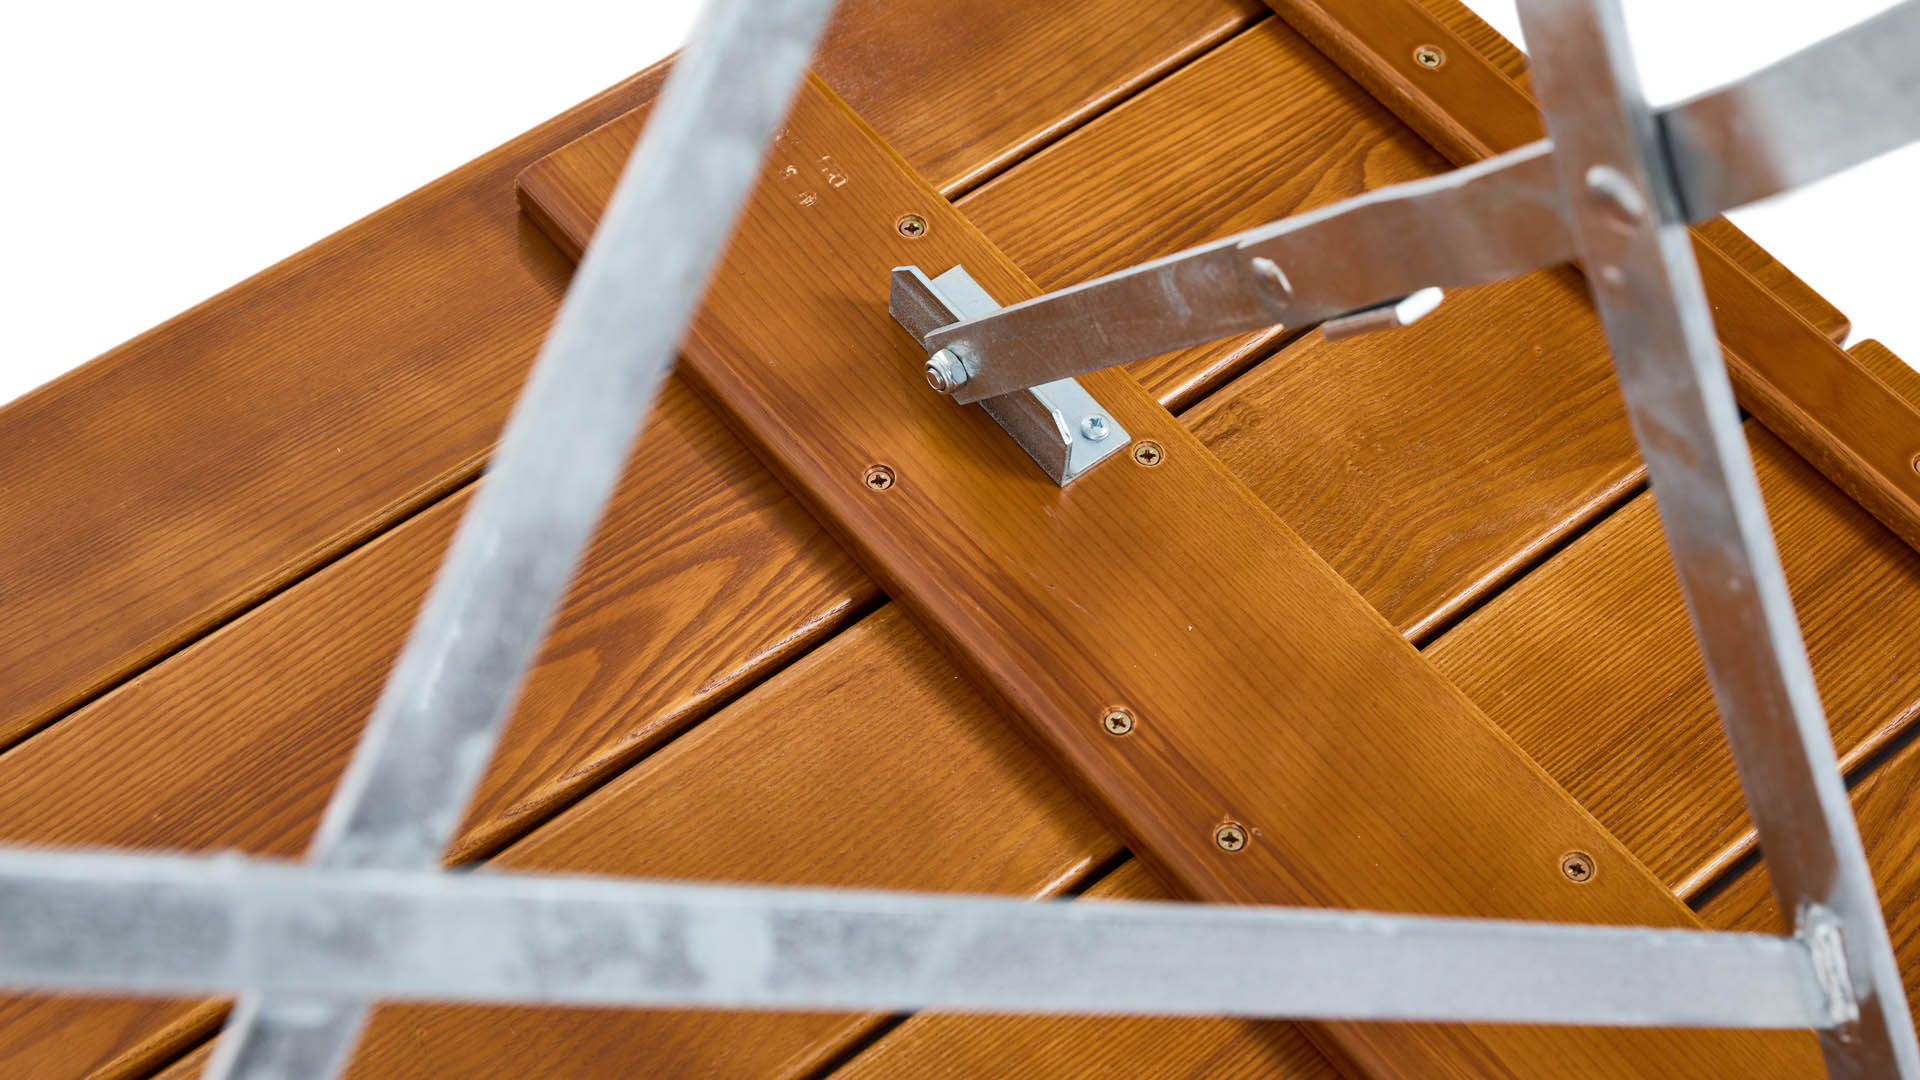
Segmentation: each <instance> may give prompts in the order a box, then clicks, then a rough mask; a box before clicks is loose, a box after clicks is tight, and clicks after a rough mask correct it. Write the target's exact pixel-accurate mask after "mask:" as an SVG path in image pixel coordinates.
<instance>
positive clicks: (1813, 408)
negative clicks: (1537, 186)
mask: <svg viewBox="0 0 1920 1080" xmlns="http://www.w3.org/2000/svg"><path fill="white" fill-rule="evenodd" d="M1270 4H1271V6H1273V7H1274V8H1275V10H1277V11H1279V12H1280V13H1281V14H1282V16H1283V17H1284V18H1286V19H1287V20H1288V22H1289V23H1290V24H1291V25H1292V26H1294V27H1295V28H1296V29H1297V30H1299V31H1300V32H1301V33H1302V34H1303V35H1305V36H1306V37H1308V38H1309V39H1311V40H1313V41H1315V42H1316V43H1317V44H1320V45H1321V46H1322V47H1323V48H1325V49H1327V50H1328V54H1329V55H1330V56H1332V57H1334V58H1335V59H1336V60H1338V61H1339V62H1340V64H1341V65H1342V67H1343V68H1344V69H1346V70H1347V71H1349V72H1350V73H1352V74H1354V75H1355V77H1356V78H1358V79H1359V80H1360V81H1361V82H1362V83H1364V84H1365V85H1366V86H1367V88H1368V89H1369V90H1371V91H1373V92H1374V93H1375V94H1376V96H1378V97H1379V98H1380V100H1381V101H1382V102H1384V103H1386V104H1387V105H1388V106H1389V107H1390V108H1392V109H1393V110H1394V111H1395V112H1396V113H1397V114H1399V115H1400V116H1401V117H1402V118H1403V119H1405V120H1406V121H1407V122H1408V123H1409V124H1410V125H1412V126H1413V127H1414V128H1415V129H1416V130H1418V131H1420V132H1421V133H1422V134H1423V135H1424V136H1426V137H1427V138H1428V139H1429V141H1431V142H1433V143H1434V145H1435V146H1437V147H1439V148H1440V149H1441V150H1442V151H1444V152H1445V153H1447V154H1448V156H1449V157H1451V158H1453V160H1455V161H1456V162H1461V163H1465V162H1467V161H1474V160H1479V159H1481V158H1484V157H1487V156H1489V155H1491V154H1493V153H1498V152H1500V151H1504V150H1510V149H1513V148H1515V147H1518V146H1520V145H1522V144H1524V143H1526V142H1529V141H1532V140H1533V139H1535V138H1538V137H1539V133H1540V121H1539V116H1538V113H1537V112H1536V111H1535V109H1534V106H1533V102H1532V99H1531V98H1530V97H1529V96H1528V94H1527V93H1526V91H1524V90H1522V89H1521V88H1520V87H1519V86H1517V85H1516V84H1515V83H1514V82H1513V81H1512V80H1511V79H1509V78H1507V76H1506V75H1505V74H1504V73H1502V72H1501V71H1500V70H1499V69H1497V68H1496V67H1495V66H1494V65H1493V64H1492V63H1490V62H1488V61H1486V60H1485V59H1484V58H1482V57H1481V56H1480V55H1479V54H1478V53H1476V52H1474V51H1473V50H1472V49H1471V48H1469V47H1467V46H1466V45H1465V43H1464V42H1462V41H1460V40H1459V39H1458V38H1456V37H1454V36H1453V35H1452V33H1451V31H1449V30H1448V29H1447V28H1446V27H1445V26H1444V25H1442V24H1441V23H1440V21H1439V20H1437V19H1435V18H1434V17H1433V16H1432V15H1431V14H1429V13H1428V12H1427V11H1426V10H1425V9H1423V8H1421V7H1420V6H1418V5H1417V4H1414V3H1412V2H1410V0H1380V2H1376V3H1368V4H1342V5H1332V6H1329V5H1326V4H1323V3H1321V2H1320V0H1270ZM1436 43H1439V44H1441V45H1442V48H1443V51H1445V52H1446V53H1447V54H1448V56H1449V59H1448V61H1447V62H1446V63H1444V64H1442V65H1441V66H1440V67H1438V68H1435V69H1426V68H1423V67H1421V66H1420V65H1419V64H1418V63H1416V62H1415V61H1414V59H1413V56H1414V53H1415V52H1416V51H1417V50H1418V49H1419V48H1420V47H1421V46H1422V45H1424V44H1436ZM1694 251H1695V255H1696V256H1697V258H1698V259H1699V263H1700V274H1701V278H1702V281H1703V282H1704V283H1705V285H1706V290H1707V295H1708V298H1709V299H1710V300H1711V302H1712V304H1713V307H1714V320H1715V324H1716V326H1717V328H1718V330H1719V334H1720V340H1721V343H1722V344H1723V345H1724V346H1725V347H1726V350H1727V368H1728V373H1729V375H1731V377H1732V379H1733V383H1734V389H1735V393H1736V395H1737V396H1738V397H1739V400H1740V403H1741V405H1742V406H1743V407H1745V408H1746V409H1748V410H1749V411H1751V412H1752V413H1754V414H1755V415H1756V416H1759V417H1760V418H1761V420H1763V421H1764V422H1765V423H1766V424H1767V426H1768V428H1769V429H1771V430H1772V431H1773V432H1774V434H1776V435H1778V436H1780V437H1781V438H1782V439H1783V440H1785V441H1786V442H1787V443H1788V445H1790V446H1792V447H1793V448H1794V450H1795V451H1796V452H1798V453H1799V454H1800V455H1801V456H1803V457H1805V458H1806V459H1807V460H1808V461H1810V462H1811V463H1813V464H1814V465H1815V467H1817V468H1819V469H1820V470H1821V471H1822V472H1823V473H1825V474H1826V475H1827V477H1828V478H1829V479H1831V480H1833V482H1834V483H1835V484H1836V485H1838V486H1839V487H1841V488H1842V489H1843V490H1845V491H1846V492H1847V493H1848V494H1849V495H1850V496H1852V497H1853V498H1854V500H1855V501H1857V502H1859V503H1860V504H1861V505H1863V506H1865V507H1866V508H1867V509H1868V510H1869V511H1870V512H1871V513H1873V514H1874V516H1875V517H1878V518H1879V519H1880V520H1881V522H1882V523H1884V524H1885V525H1886V526H1887V527H1888V528H1890V529H1892V530H1893V531H1894V532H1895V533H1897V534H1898V535H1900V536H1902V537H1903V538H1905V539H1906V540H1907V541H1908V543H1910V544H1915V545H1920V474H1916V471H1915V470H1914V469H1913V468H1912V467H1911V463H1912V461H1913V459H1914V456H1915V454H1916V452H1920V408H1916V407H1915V406H1914V405H1913V404H1912V403H1910V402H1908V401H1906V400H1905V399H1904V398H1902V397H1900V396H1899V395H1898V394H1895V393H1893V392H1891V391H1890V390H1889V389H1888V388H1887V387H1886V385H1885V384H1884V383H1882V382H1880V381H1879V380H1878V379H1875V378H1873V377H1872V376H1871V375H1869V374H1868V373H1867V372H1866V371H1865V370H1864V369H1862V368H1861V367H1860V365H1858V364H1856V363H1854V362H1853V360H1852V359H1851V358H1850V357H1848V356H1847V354H1846V353H1844V352H1842V351H1841V350H1840V348H1839V346H1837V345H1835V344H1834V343H1833V341H1832V340H1830V339H1829V338H1828V337H1826V336H1823V335H1822V334H1821V333H1820V331H1819V330H1818V329H1816V328H1815V327H1814V326H1813V325H1812V324H1810V323H1808V322H1807V321H1806V320H1805V319H1804V318H1802V317H1801V316H1800V315H1799V314H1797V313H1795V312H1793V311H1792V310H1790V309H1789V308H1788V307H1787V306H1786V305H1784V304H1783V303H1781V302H1780V301H1779V300H1778V299H1777V298H1776V297H1775V296H1774V295H1773V294H1772V293H1770V292H1769V291H1768V290H1767V288H1766V287H1765V286H1764V285H1763V284H1761V282H1760V281H1759V280H1758V279H1756V278H1755V277H1754V276H1753V275H1751V274H1750V273H1748V272H1747V271H1745V270H1743V269H1742V268H1741V267H1740V266H1739V265H1737V264H1736V263H1735V262H1734V261H1733V260H1731V259H1729V258H1728V257H1727V256H1725V255H1723V254H1722V253H1721V252H1720V251H1719V249H1718V248H1716V247H1714V246H1712V245H1711V244H1709V243H1707V242H1705V241H1704V240H1702V239H1701V237H1699V236H1698V235H1696V237H1695V243H1694Z"/></svg>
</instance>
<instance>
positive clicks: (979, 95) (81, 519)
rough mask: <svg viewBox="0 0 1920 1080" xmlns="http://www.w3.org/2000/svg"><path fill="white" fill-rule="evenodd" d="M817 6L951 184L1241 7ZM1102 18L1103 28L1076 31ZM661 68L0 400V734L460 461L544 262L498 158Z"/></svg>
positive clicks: (485, 434) (268, 582) (480, 442)
mask: <svg viewBox="0 0 1920 1080" xmlns="http://www.w3.org/2000/svg"><path fill="white" fill-rule="evenodd" d="M845 8H846V9H845V10H844V11H842V12H841V13H840V15H839V18H838V20H837V22H836V24H835V26H834V29H833V31H832V33H831V35H830V36H829V38H828V42H827V45H826V47H825V49H824V50H823V52H822V53H821V54H820V56H819V57H818V58H817V62H818V64H819V65H820V66H821V67H822V68H823V69H826V70H830V71H836V72H840V73H842V74H850V73H856V72H857V73H858V76H859V78H858V79H857V80H855V81H856V82H857V83H858V84H859V85H858V87H857V92H858V96H859V98H860V100H861V104H862V107H863V108H866V109H868V110H870V111H871V112H872V113H873V114H874V115H875V116H877V117H880V118H881V119H882V120H883V121H892V122H893V123H895V124H898V125H899V128H898V130H893V131H890V132H889V134H890V135H892V136H894V137H895V138H897V140H898V143H897V145H899V146H900V147H902V148H903V149H904V150H905V151H906V152H907V153H908V154H909V156H910V158H911V159H912V160H914V161H915V162H916V163H917V164H920V165H921V166H923V167H925V168H928V169H930V170H932V171H933V172H935V173H937V174H940V175H945V176H947V177H949V178H950V179H951V180H952V181H953V182H955V183H960V182H962V181H968V180H969V178H977V177H978V176H980V175H984V174H985V173H988V172H991V171H993V170H994V169H997V168H1000V167H1003V166H1004V164H1005V163H1006V162H1008V161H1009V160H1011V159H1012V158H1013V157H1015V156H1017V155H1018V154H1021V153H1024V152H1026V150H1028V149H1029V148H1031V147H1032V146H1034V145H1036V144H1037V143H1038V142H1040V141H1043V140H1044V139H1046V138H1049V137H1051V136H1053V135H1054V134H1057V133H1058V132H1060V131H1062V130H1064V129H1066V128H1068V127H1070V126H1072V125H1073V124H1075V123H1078V122H1079V121H1080V120H1081V119H1083V118H1085V117H1086V116H1088V115H1090V114H1092V113H1093V112H1096V111H1098V110H1099V109H1101V108H1103V107H1105V106H1106V105H1108V104H1110V103H1111V102H1112V101H1114V100H1116V99H1117V98H1119V97H1121V96H1124V95H1125V94H1127V93H1129V92H1131V91H1133V90H1135V89H1137V88H1138V87H1140V86H1141V85H1143V84H1144V83H1145V82H1147V81H1150V80H1151V79H1152V78H1154V77H1155V76H1156V75H1158V74H1159V73H1161V72H1164V71H1166V70H1168V69H1169V68H1171V67H1173V66H1175V65H1177V64H1178V63H1180V62H1181V61H1182V60H1184V59H1185V58H1187V57H1190V56H1192V55H1194V54H1195V53H1196V52H1198V51H1201V50H1203V49H1204V48H1205V47H1206V46H1207V45H1208V44H1209V43H1211V42H1213V41H1216V40H1219V39H1220V38H1221V37H1222V36H1223V35H1225V34H1228V33H1231V32H1232V31H1233V30H1234V29H1235V28H1237V27H1239V26H1242V25H1245V24H1246V22H1247V21H1248V20H1249V18H1250V13H1251V7H1250V3H1249V0H1190V2H1183V3H1180V4H1175V5H1168V4H1164V3H1160V2H1159V0H1066V2H1062V3H1056V4H1047V5H1031V4H1027V3H1024V2H1021V0H983V2H976V3H970V4H966V5H963V6H958V7H956V6H955V5H952V4H949V3H945V2H938V0H911V2H885V3H883V2H880V0H849V3H848V4H847V5H845ZM956 18H962V19H963V20H964V27H965V30H964V32H957V33H956V32H951V31H953V30H954V27H953V25H952V20H953V19H956ZM1111 23H1123V24H1126V25H1127V26H1128V27H1129V33H1127V34H1124V35H1110V37H1111V39H1112V40H1108V41H1104V42H1103V41H1099V40H1096V39H1097V38H1098V37H1099V35H1087V34H1086V33H1084V27H1085V26H1087V25H1090V24H1092V25H1102V24H1111ZM1016 43H1017V45H1016ZM661 74H662V69H660V68H658V67H656V68H654V69H650V70H649V71H648V72H646V73H643V74H642V75H640V76H636V77H635V78H633V79H631V80H628V81H627V82H625V83H622V84H621V85H620V86H618V87H615V88H614V89H613V90H610V91H608V92H607V93H605V94H602V95H599V96H598V97H595V98H594V99H592V100H591V101H589V102H587V103H585V104H583V105H581V106H579V107H577V108H575V109H571V110H569V111H568V112H567V113H565V114H563V115H562V116H560V117H558V118H556V119H555V120H553V121H550V122H548V123H546V124H543V125H541V126H540V127H538V128H535V129H534V130H533V131H531V132H529V133H527V134H526V135H524V136H521V137H520V138H517V139H515V140H513V141H512V142H509V143H507V144H506V145H504V146H502V147H500V148H499V149H497V150H494V151H492V152H490V153H488V154H486V155H484V156H482V157H480V158H478V159H476V160H475V161H473V162H472V163H470V164H468V165H466V166H463V167H461V168H460V169H457V170H455V171H454V172H452V173H450V174H448V175H447V176H445V177H443V178H441V179H440V180H437V181H435V182H434V183H432V184H429V185H428V186H426V187H425V188H422V189H421V190H420V191H418V192H415V193H414V194H412V195H409V196H407V197H405V198H403V199H401V200H399V201H398V202H396V203H394V204H393V205H391V206H389V207H387V208H386V209H384V210H381V211H379V212H377V213H375V214H373V215H372V216H370V217H368V218H366V219H365V220H363V221H361V222H359V223H357V224H355V225H353V226H351V227H349V228H348V229H345V230H343V231H341V232H340V233H337V234H335V235H334V236H332V237H329V238H328V239H326V240H324V241H322V242H321V243H319V244H316V245H315V246H313V247H312V248H309V249H308V250H306V251H304V252H301V253H300V254H298V255H296V256H294V257H293V258H291V259H288V260H287V261H285V262H283V263H281V264H279V265H277V266H275V267H273V268H271V269H269V270H266V271H264V272H262V273H261V274H259V275H257V276H256V277H254V278H253V279H251V280H249V281H247V282H244V283H242V284H240V285H238V286H236V287H235V288H233V289H231V290H229V291H228V292H226V293H224V294H222V295H221V296H219V297H216V298H214V299H212V300H210V301H208V302H207V303H205V304H202V305H201V306H199V307H197V308H195V309H194V310H192V311H190V312H187V313H186V314H184V315H182V316H180V317H178V318H176V319H174V320H172V321H170V322H168V323H167V324H165V325H164V326H162V327H159V328H157V329H155V330H153V331H151V332H149V333H147V334H145V335H142V336H141V337H140V338H137V339H135V340H134V341H132V342H129V343H128V344H126V345H124V346H121V347H120V348H118V349H115V350H114V351H112V352H110V353H108V354H106V355H105V356H103V357H101V358H100V359H98V360H95V361H94V362H92V363H91V364H88V365H86V366H85V367H83V368H81V369H79V370H77V371H75V372H73V373H71V374H69V375H67V376H65V377H64V378H62V379H60V380H58V381H56V382H54V383H52V384H50V385H48V386H47V387H44V388H42V389H41V390H39V391H36V392H35V393H33V394H30V395H28V396H27V397H26V398H23V399H21V400H20V401H17V402H14V403H12V404H10V405H8V406H6V407H5V408H4V409H0V455H4V456H6V457H7V458H8V459H9V460H18V461H20V462H22V463H30V467H29V466H28V465H24V464H23V465H22V467H20V468H17V469H14V470H11V471H10V472H9V475H8V477H7V486H6V496H7V497H6V498H5V499H4V500H0V581H4V582H5V583H6V586H5V590H4V593H0V600H4V601H5V602H4V603H0V658H4V659H0V746H4V745H6V744H8V743H11V742H13V741H15V740H17V739H18V738H20V737H21V736H22V735H24V734H26V733H27V732H30V731H32V730H35V729H37V728H38V727H40V726H42V725H44V724H46V723H47V722H49V721H50V720H51V719H53V718H54V717H56V716H58V715H60V714H61V713H63V712H65V711H67V710H69V709H71V708H72V707H74V706H75V705H76V704H78V703H80V702H83V701H85V700H86V699H88V698H90V697H92V696H94V695H96V694H98V693H99V692H100V691H101V690H103V689H105V688H106V687H109V686H111V685H113V684H115V683H116V682H118V681H120V680H121V679H123V678H125V677H126V676H127V675H128V674H129V673H130V672H132V671H135V670H138V669H140V668H141V667H144V666H145V665H147V664H150V663H152V662H153V661H154V660H156V659H158V658H159V657H161V656H164V655H165V654H167V653H168V652H170V651H172V650H174V649H177V648H179V647H180V646H181V645H183V644H184V643H186V642H188V641H190V640H192V639H194V638H195V637H198V636H199V635H201V634H203V633H204V632H206V630H208V629H209V628H210V627H213V626H215V625H218V624H219V623H221V622H223V621H225V620H227V619H229V618H231V617H232V616H233V615H235V614H237V613H238V612H240V611H243V610H245V609H246V608H247V607H248V606H250V605H252V604H254V603H256V602H258V601H259V600H261V599H263V598H264V597H266V596H268V595H270V594H271V593H273V592H275V591H277V590H279V589H281V588H283V587H285V586H286V585H288V584H289V583H291V582H293V581H295V580H297V579H298V578H300V577H302V576H303V575H305V574H307V573H310V572H312V571H313V570H314V569H316V568H317V567H319V566H321V565H324V564H325V563H326V562H327V561H329V560H330V559H333V558H336V557H338V556H339V555H340V554H341V553H342V552H344V551H347V550H349V549H351V548H352V547H354V546H355V545H357V544H359V543H361V542H363V541H364V540H365V539H367V538H368V537H370V536H372V535H374V534H376V533H377V532H379V531H380V530H382V529H384V528H386V527H388V526H389V525H391V524H392V523H393V522H395V521H397V520H401V519H403V518H404V517H406V516H407V515H408V514H410V513H412V512H414V511H416V510H418V509H419V508H420V507H422V506H424V505H426V504H428V503H430V502H431V501H433V500H434V499H436V498H438V497H440V496H443V495H445V494H446V493H447V492H449V491H451V490H452V489H453V488H455V487H457V486H458V485H460V484H461V483H463V482H465V481H467V480H470V479H471V478H472V477H473V476H474V475H475V474H476V473H477V472H478V470H479V467H480V464H481V463H482V461H483V460H484V458H485V456H486V454H487V452H488V450H489V449H490V447H491V444H492V441H493V438H494V436H495V434H496V432H497V431H498V429H499V425H500V424H501V422H502V421H503V420H504V418H505V415H506V410H507V407H508V405H509V403H510V402H511V401H512V399H513V397H514V394H515V392H516V391H517V389H518V385H519V381H520V378H521V377H522V375H523V374H524V371H525V368H526V365H527V363H528V362H529V361H530V360H531V359H532V357H533V354H534V352H535V350H536V349H537V347H538V345H539V343H540V340H541V338H542V337H543V335H544V334H545V332H546V327H547V324H548V322H549V321H550V320H551V318H552V315H553V311H554V307H555V305H556V304H557V302H558V300H559V297H560V293H561V291H562V290H563V288H564V287H565V283H566V278H567V272H568V266H569V264H568V262H567V260H565V259H563V258H562V257H560V255H559V254H558V253H556V252H554V251H553V250H552V249H551V248H550V247H549V245H548V244H547V243H546V242H545V241H544V240H543V239H541V237H540V235H539V233H538V230H536V229H534V228H532V227H531V226H530V225H529V224H528V223H527V222H526V221H525V220H524V219H522V218H521V217H520V215H519V214H518V213H517V211H516V208H515V205H514V200H513V197H512V184H513V179H514V176H515V175H516V174H517V173H519V172H520V171H521V170H522V169H523V168H524V167H525V166H526V165H527V164H529V163H530V162H532V161H534V160H536V159H537V158H539V157H541V156H542V155H544V154H546V153H548V152H550V151H552V150H554V149H555V148H557V147H559V146H561V145H562V144H564V143H566V142H567V141H569V140H570V139H572V138H574V137H576V136H578V135H580V134H582V133H584V132H586V131H588V130H590V129H592V128H593V127H595V126H597V125H599V124H601V123H604V122H605V121H607V120H610V119H613V118H615V117H617V116H619V115H621V114H622V113H625V112H627V111H629V110H631V109H632V108H633V107H634V106H635V105H637V104H638V103H640V102H641V101H643V100H645V99H646V98H648V97H650V96H651V94H652V92H653V88H654V87H655V86H657V84H658V82H659V79H660V76H661ZM1010 86H1013V87H1017V88H1018V90H1019V92H1018V93H1017V94H1004V93H1003V91H1004V90H1005V89H1006V88H1007V87H1010Z"/></svg>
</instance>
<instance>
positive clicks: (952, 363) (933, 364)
mask: <svg viewBox="0 0 1920 1080" xmlns="http://www.w3.org/2000/svg"><path fill="white" fill-rule="evenodd" d="M968 374H969V373H968V371H967V365H966V364H965V363H963V362H962V361H961V359H960V354H959V353H956V352H954V351H953V350H952V349H941V350H940V351H939V352H937V353H934V354H933V355H932V356H929V357H927V385H928V386H931V387H933V388H934V389H935V390H937V391H939V392H940V393H942V394H951V393H953V392H954V391H955V390H958V389H960V384H961V383H964V382H966V381H967V378H968Z"/></svg>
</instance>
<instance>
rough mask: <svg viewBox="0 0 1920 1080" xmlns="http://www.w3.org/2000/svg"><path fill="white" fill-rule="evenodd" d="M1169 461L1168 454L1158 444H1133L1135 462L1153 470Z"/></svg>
mask: <svg viewBox="0 0 1920 1080" xmlns="http://www.w3.org/2000/svg"><path fill="white" fill-rule="evenodd" d="M1166 459H1167V452H1166V451H1165V450H1162V449H1160V444H1159V443H1157V442H1137V443H1134V444H1133V460H1135V461H1137V462H1139V463H1140V464H1142V465H1145V466H1146V467H1147V468H1149V469H1151V468H1153V467H1154V466H1155V465H1158V464H1160V463H1161V462H1162V461H1165V460H1166Z"/></svg>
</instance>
